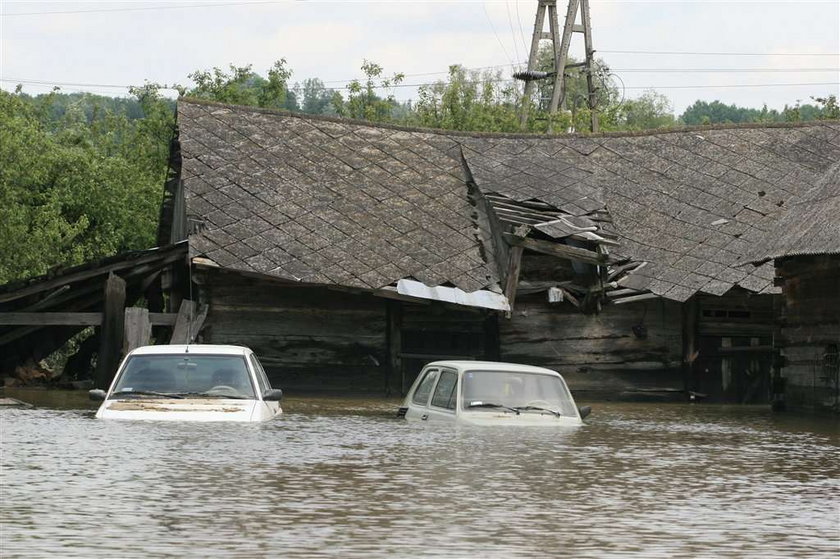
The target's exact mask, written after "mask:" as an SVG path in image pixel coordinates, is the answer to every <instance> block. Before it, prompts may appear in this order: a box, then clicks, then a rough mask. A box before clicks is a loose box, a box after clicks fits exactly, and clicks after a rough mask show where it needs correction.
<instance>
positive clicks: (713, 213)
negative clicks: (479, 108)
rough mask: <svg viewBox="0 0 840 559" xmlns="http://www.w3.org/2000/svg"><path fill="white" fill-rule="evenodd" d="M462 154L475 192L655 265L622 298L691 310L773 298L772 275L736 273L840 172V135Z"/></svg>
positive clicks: (501, 144) (815, 131) (505, 142)
mask: <svg viewBox="0 0 840 559" xmlns="http://www.w3.org/2000/svg"><path fill="white" fill-rule="evenodd" d="M465 143H466V146H467V147H465V149H464V154H465V158H466V160H467V164H468V165H469V166H470V168H471V170H472V172H473V176H474V177H475V180H476V182H477V184H478V187H479V188H481V189H484V190H488V191H492V192H494V193H498V194H499V195H503V196H506V197H508V198H511V199H515V200H517V201H520V202H522V201H526V200H528V201H539V202H543V203H547V204H550V205H552V206H554V207H556V208H558V209H559V210H561V211H562V212H563V213H566V214H569V215H572V216H583V217H586V218H587V219H589V220H590V221H593V222H594V223H595V224H596V225H597V226H598V229H597V230H596V231H594V232H592V233H594V234H597V235H600V236H602V237H604V238H607V239H615V240H617V241H618V243H619V246H618V247H616V249H615V250H613V251H612V254H613V256H614V258H615V259H617V260H620V258H621V257H626V258H628V259H629V260H631V261H635V262H646V263H648V265H646V266H645V267H643V268H638V269H636V270H635V271H634V272H633V273H629V274H626V275H625V276H624V277H622V278H620V280H619V282H618V283H619V284H620V287H621V288H626V289H634V290H638V291H645V290H649V291H651V292H652V293H655V294H656V295H659V296H662V297H665V298H668V299H672V300H676V301H685V300H687V299H688V298H689V297H691V296H692V295H693V294H695V293H697V292H703V293H709V294H713V295H722V294H723V293H725V292H727V291H728V290H729V289H731V288H733V287H735V286H740V287H743V288H746V289H748V290H750V291H753V292H757V293H769V292H775V288H774V287H773V285H772V280H773V269H772V267H771V266H770V265H766V266H761V267H758V268H746V267H742V266H741V264H743V263H744V262H745V261H747V259H748V255H749V253H750V251H751V249H752V247H754V246H755V245H756V244H757V243H759V242H761V241H762V240H764V239H766V238H768V235H770V232H771V231H772V230H773V227H774V225H775V224H776V223H777V222H778V221H779V220H780V219H781V218H782V217H783V216H784V215H785V214H786V213H787V209H788V207H789V206H790V205H791V204H792V203H793V202H794V201H796V200H798V199H799V198H800V197H801V196H803V195H804V194H805V192H806V191H807V190H808V189H809V188H810V187H811V186H812V185H814V184H816V183H817V182H818V181H819V180H820V178H821V177H822V176H823V174H825V173H826V172H827V171H828V169H829V167H830V166H831V165H832V164H834V163H835V162H836V161H838V160H840V124H838V123H837V122H835V121H832V122H814V123H807V124H797V125H787V126H760V127H759V126H752V127H729V128H720V129H703V130H681V131H667V132H658V133H645V134H637V135H613V136H600V137H587V138H575V137H570V138H551V137H531V138H526V137H517V138H485V137H471V138H467V139H465ZM602 215H606V216H607V218H606V219H603V218H601V217H600V216H602ZM568 221H569V220H568V219H566V222H568ZM584 223H585V222H584ZM541 228H543V229H545V230H548V231H551V232H552V233H554V234H555V235H556V234H559V235H562V234H564V233H566V232H568V231H570V228H569V227H568V226H567V225H566V223H558V224H557V227H553V226H551V225H542V226H541Z"/></svg>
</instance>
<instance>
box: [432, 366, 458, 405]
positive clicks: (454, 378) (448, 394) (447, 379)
mask: <svg viewBox="0 0 840 559" xmlns="http://www.w3.org/2000/svg"><path fill="white" fill-rule="evenodd" d="M457 384H458V375H456V374H455V373H453V372H452V371H442V372H441V373H440V380H439V381H438V383H437V386H436V387H435V393H434V394H433V395H432V405H433V406H435V407H436V408H446V409H448V410H454V409H455V387H456V386H457Z"/></svg>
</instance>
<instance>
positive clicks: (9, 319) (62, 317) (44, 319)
mask: <svg viewBox="0 0 840 559" xmlns="http://www.w3.org/2000/svg"><path fill="white" fill-rule="evenodd" d="M100 324H102V313H101V312H3V313H0V325H3V326H22V325H27V326H99V325H100Z"/></svg>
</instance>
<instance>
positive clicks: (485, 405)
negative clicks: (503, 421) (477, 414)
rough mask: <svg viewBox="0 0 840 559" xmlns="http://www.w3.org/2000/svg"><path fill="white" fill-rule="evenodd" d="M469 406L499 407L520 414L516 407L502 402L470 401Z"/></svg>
mask: <svg viewBox="0 0 840 559" xmlns="http://www.w3.org/2000/svg"><path fill="white" fill-rule="evenodd" d="M467 408H499V409H503V410H508V411H512V412H513V413H515V414H516V415H519V410H518V409H516V408H512V407H510V406H503V405H502V404H494V403H493V402H470V403H469V404H467Z"/></svg>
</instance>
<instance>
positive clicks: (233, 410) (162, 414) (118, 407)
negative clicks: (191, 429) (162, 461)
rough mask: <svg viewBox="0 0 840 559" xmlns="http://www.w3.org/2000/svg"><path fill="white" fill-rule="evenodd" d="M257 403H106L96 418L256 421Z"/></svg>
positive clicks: (201, 400)
mask: <svg viewBox="0 0 840 559" xmlns="http://www.w3.org/2000/svg"><path fill="white" fill-rule="evenodd" d="M264 405H265V404H264V403H263V402H260V401H257V400H237V399H223V398H206V399H204V398H184V399H181V398H126V399H114V400H106V401H105V402H103V403H102V405H101V406H100V408H99V411H97V412H96V417H98V418H102V419H153V420H162V421H254V420H255V419H252V418H253V417H254V416H255V415H257V414H255V413H254V410H255V408H256V407H257V406H264Z"/></svg>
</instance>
